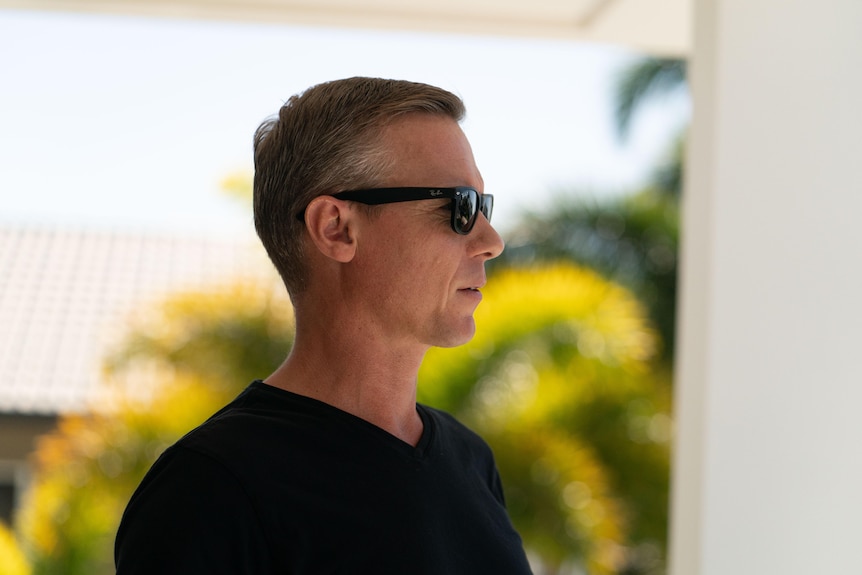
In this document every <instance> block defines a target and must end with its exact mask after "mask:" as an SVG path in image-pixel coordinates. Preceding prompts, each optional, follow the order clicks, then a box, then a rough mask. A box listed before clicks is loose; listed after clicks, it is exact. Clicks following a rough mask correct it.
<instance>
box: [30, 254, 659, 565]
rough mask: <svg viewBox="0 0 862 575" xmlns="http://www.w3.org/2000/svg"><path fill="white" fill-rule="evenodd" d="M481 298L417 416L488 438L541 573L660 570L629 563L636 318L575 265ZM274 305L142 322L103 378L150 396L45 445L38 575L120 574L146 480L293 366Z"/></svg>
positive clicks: (192, 311) (502, 279) (635, 490)
mask: <svg viewBox="0 0 862 575" xmlns="http://www.w3.org/2000/svg"><path fill="white" fill-rule="evenodd" d="M483 291H484V294H485V301H484V302H483V304H482V305H481V306H480V307H479V309H478V311H477V313H476V321H477V323H478V324H479V330H478V333H477V335H476V337H475V338H474V340H473V341H472V342H471V343H470V344H468V345H466V346H463V347H460V348H454V349H447V350H442V349H432V350H430V351H429V353H428V355H427V357H426V361H425V364H424V365H423V368H422V370H421V373H420V382H421V383H420V396H421V397H420V399H421V401H423V402H426V403H429V404H432V405H435V406H438V407H442V408H444V409H448V410H450V411H452V412H454V413H455V414H456V415H458V416H459V417H461V418H462V419H464V420H465V421H467V422H468V424H470V425H471V426H473V427H474V428H475V429H477V430H478V431H479V432H480V433H481V434H482V435H483V436H485V437H486V439H487V440H488V441H489V443H490V444H491V445H492V447H493V448H494V450H495V453H496V455H497V458H498V464H499V466H500V470H501V474H502V476H503V479H504V482H505V486H506V493H507V497H508V502H509V506H510V510H511V513H512V516H513V518H514V521H515V522H516V524H517V526H518V528H519V529H520V530H521V532H522V533H523V535H524V538H525V541H526V543H527V545H528V546H529V548H530V549H531V550H532V551H533V552H534V553H537V554H539V555H540V556H541V558H542V560H543V562H544V563H545V564H546V565H549V566H559V565H561V564H563V563H565V562H572V561H574V562H577V563H579V564H581V565H582V566H583V567H584V568H586V569H588V571H589V572H590V573H592V574H597V575H601V574H613V573H622V572H623V571H624V570H628V571H626V572H630V573H635V572H637V573H649V572H650V569H652V568H653V567H655V565H656V564H657V563H656V561H655V558H654V557H653V558H652V559H651V560H650V561H645V560H643V559H642V556H643V554H642V553H639V551H638V549H641V548H643V546H645V545H646V546H652V547H653V548H655V549H658V550H659V553H658V555H659V556H660V554H661V553H660V550H662V549H663V547H664V533H665V528H666V526H665V509H664V508H665V505H666V501H667V474H666V472H667V451H668V430H667V421H668V416H667V412H668V394H667V389H668V387H669V385H668V382H667V381H666V374H664V373H662V372H661V371H660V370H658V371H657V370H656V368H655V365H654V363H653V358H654V356H655V353H656V350H657V347H656V346H657V339H656V334H655V333H654V332H653V331H652V330H651V329H650V328H649V326H648V322H647V319H646V317H645V313H644V311H643V310H642V308H641V306H640V304H639V303H638V302H637V300H636V299H635V298H633V297H632V296H631V295H630V294H629V293H628V292H627V291H626V290H625V289H623V288H621V287H619V286H617V285H615V284H613V283H610V282H608V281H607V280H605V279H603V278H602V277H601V276H599V275H598V274H596V273H594V272H590V271H587V270H584V269H581V268H578V267H575V266H573V265H571V264H555V265H550V266H545V267H541V268H531V269H513V270H499V271H498V273H496V274H495V275H494V277H493V278H492V281H491V282H490V283H489V284H488V286H487V287H486V288H485V290H483ZM272 293H273V292H272V290H268V289H264V288H258V287H248V286H240V287H234V288H230V289H226V290H219V291H217V292H214V293H212V294H186V295H180V296H177V297H174V298H172V299H171V300H169V301H168V302H166V303H165V304H164V305H163V306H161V307H160V308H159V309H155V310H142V313H141V317H140V318H139V319H137V320H136V321H134V322H133V330H132V333H131V335H130V337H129V338H128V340H127V342H126V345H125V346H124V347H123V348H122V349H120V350H119V351H117V352H115V353H114V354H112V356H111V358H110V361H109V362H108V364H107V368H106V376H107V377H108V378H109V379H110V380H111V381H112V382H113V385H115V386H121V385H124V384H128V383H129V382H135V381H137V380H136V379H135V377H136V374H138V373H140V372H145V373H151V374H152V373H156V374H159V375H160V377H161V382H160V383H159V384H158V385H157V386H156V387H155V388H154V389H153V390H152V393H150V394H141V393H137V392H136V393H134V394H126V393H124V392H122V391H118V392H117V396H118V398H119V400H118V402H117V403H116V404H115V405H114V406H113V407H112V408H111V409H110V410H105V411H101V412H98V413H95V414H92V415H88V416H81V417H67V418H64V419H63V420H62V422H61V425H60V428H59V430H58V431H57V432H56V433H55V434H54V435H52V436H50V437H48V438H47V439H46V440H44V441H43V442H42V443H41V445H40V446H39V449H38V453H37V457H36V463H37V474H36V482H35V487H34V489H33V490H32V491H31V494H30V497H29V500H28V501H27V503H26V504H25V507H24V509H23V510H22V513H21V515H20V517H21V522H20V531H21V533H22V534H23V541H24V543H25V545H26V550H27V551H28V553H29V555H30V557H31V558H32V560H33V565H34V573H36V574H39V575H41V574H54V573H64V574H71V575H75V574H78V573H81V574H83V573H87V574H95V575H99V574H102V573H105V574H107V573H111V572H112V571H113V567H112V544H113V537H114V534H115V532H116V528H117V525H118V523H119V519H120V514H121V512H122V509H123V508H124V506H125V504H126V502H127V501H128V498H129V497H130V495H131V493H132V491H133V489H134V487H135V486H136V485H137V484H138V483H139V481H140V479H141V478H142V476H143V474H144V473H145V471H146V469H148V467H149V466H150V465H151V463H152V462H153V461H154V460H155V458H156V457H157V456H158V454H159V453H160V452H161V451H162V450H163V449H164V448H165V447H166V446H167V445H169V444H171V443H172V442H174V441H175V440H176V439H177V438H179V437H180V436H181V435H182V434H183V433H185V432H186V431H187V430H189V429H190V428H192V427H194V426H195V425H197V424H198V423H200V422H201V421H203V419H204V418H206V417H207V416H208V415H209V414H211V413H212V412H214V411H215V410H216V409H217V408H218V407H220V406H221V405H223V404H224V403H225V402H226V401H228V400H229V399H230V398H231V397H232V396H233V395H234V394H235V393H236V392H237V391H239V390H240V389H241V388H242V387H244V386H245V385H246V384H247V383H248V381H249V380H251V379H253V378H254V377H259V376H261V375H266V374H267V373H270V372H271V371H272V370H273V369H274V368H275V367H276V366H277V365H278V363H279V362H280V361H281V360H282V358H283V356H284V354H285V353H286V352H287V351H288V350H289V347H290V344H291V340H290V334H291V333H292V316H291V314H290V310H289V306H288V304H287V301H286V299H285V300H278V299H274V298H273V296H272ZM651 557H652V556H651Z"/></svg>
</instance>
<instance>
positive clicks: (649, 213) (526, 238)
mask: <svg viewBox="0 0 862 575" xmlns="http://www.w3.org/2000/svg"><path fill="white" fill-rule="evenodd" d="M678 244H679V203H678V201H677V200H676V198H675V197H673V196H670V195H667V194H664V193H661V192H658V191H656V190H654V189H648V190H645V191H643V192H641V193H639V194H635V195H631V196H623V197H619V196H608V197H603V198H600V199H597V198H578V197H571V198H563V197H560V198H559V199H558V200H557V201H556V202H555V203H554V204H553V205H552V206H551V207H550V208H549V209H548V210H546V211H545V212H543V213H528V214H525V215H524V216H522V219H521V221H520V222H519V224H518V225H517V226H516V227H515V228H514V230H513V231H512V233H511V234H510V235H509V238H508V241H507V246H506V250H505V251H504V252H503V255H502V256H501V257H500V258H498V259H497V260H494V261H493V264H492V265H493V266H494V267H495V268H496V267H507V266H516V267H518V266H530V265H535V264H537V263H541V262H548V261H558V260H568V261H573V262H576V263H578V264H580V265H583V266H587V267H589V268H591V269H594V270H596V271H598V272H599V273H600V274H602V275H603V276H605V277H606V278H608V279H610V280H612V281H614V282H617V283H620V284H621V285H623V286H625V287H626V288H628V289H630V290H631V291H632V292H633V293H634V294H635V295H636V296H637V297H638V299H639V300H640V301H641V302H643V304H644V305H645V306H646V307H647V309H648V310H649V316H650V320H651V322H652V323H653V325H655V326H656V328H657V329H658V331H659V334H660V335H661V341H662V343H663V346H662V349H661V350H660V351H661V354H663V355H664V357H666V358H668V359H669V358H671V357H672V355H673V349H674V340H675V337H674V336H675V328H676V285H677V253H678Z"/></svg>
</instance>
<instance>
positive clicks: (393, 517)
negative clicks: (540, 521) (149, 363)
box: [116, 381, 530, 575]
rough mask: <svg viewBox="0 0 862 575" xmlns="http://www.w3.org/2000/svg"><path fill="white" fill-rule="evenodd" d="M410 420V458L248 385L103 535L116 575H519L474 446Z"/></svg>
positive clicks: (405, 451)
mask: <svg viewBox="0 0 862 575" xmlns="http://www.w3.org/2000/svg"><path fill="white" fill-rule="evenodd" d="M417 410H418V412H419V415H420V416H421V417H422V420H423V423H424V431H423V435H422V438H421V440H420V442H419V444H418V445H417V446H416V447H413V446H411V445H409V444H407V443H404V442H403V441H401V440H399V439H397V438H396V437H394V436H392V435H390V434H389V433H387V432H385V431H383V430H382V429H380V428H378V427H376V426H374V425H372V424H371V423H368V422H366V421H364V420H362V419H360V418H358V417H355V416H353V415H350V414H348V413H346V412H344V411H341V410H339V409H337V408H334V407H332V406H330V405H327V404H325V403H322V402H319V401H316V400H314V399H310V398H307V397H303V396H300V395H296V394H293V393H290V392H287V391H284V390H280V389H276V388H274V387H271V386H268V385H266V384H264V383H263V382H260V381H256V382H254V383H252V384H251V385H250V386H249V387H248V388H247V389H246V390H245V391H244V392H243V393H242V394H241V395H240V396H239V397H237V398H236V399H235V400H234V401H233V402H231V403H230V404H229V405H228V406H226V407H225V408H224V409H222V410H220V411H219V412H218V413H216V414H215V415H214V416H213V417H212V418H210V419H209V420H208V421H207V422H206V423H204V424H203V425H202V426H200V427H199V428H197V429H196V430H194V431H192V432H191V433H189V434H188V435H187V436H186V437H184V438H183V439H181V440H180V441H179V442H177V444H175V445H174V446H172V447H171V448H169V449H168V450H167V451H166V452H165V453H164V454H163V455H162V456H161V457H160V458H159V460H158V461H157V462H156V463H155V465H154V466H153V467H152V469H151V470H150V472H149V473H148V474H147V476H146V477H145V478H144V480H143V482H142V483H141V485H140V486H139V487H138V489H137V491H136V492H135V494H134V495H133V497H132V499H131V501H130V502H129V505H128V507H127V509H126V512H125V515H124V516H123V521H122V524H121V525H120V529H119V531H118V533H117V541H116V564H117V573H118V575H133V574H143V573H147V574H155V573H158V574H161V575H170V574H174V573H176V574H179V573H182V574H184V575H193V574H197V573H200V574H204V573H206V574H208V575H210V574H218V573H225V574H227V573H231V574H236V573H243V574H246V573H248V574H257V573H260V574H270V573H272V574H275V573H277V574H280V575H305V574H313V575H324V574H336V573H339V574H348V573H349V574H357V575H358V574H369V575H371V574H374V575H386V574H398V575H402V574H417V575H421V574H428V575H432V574H433V575H458V574H470V575H475V574H482V573H489V574H495V575H509V574H511V575H524V574H528V573H530V568H529V565H528V563H527V559H526V556H525V554H524V550H523V546H522V543H521V539H520V537H519V536H518V534H517V533H516V532H515V530H514V528H513V527H512V525H511V523H510V521H509V517H508V515H507V513H506V510H505V507H504V502H503V493H502V489H501V486H500V480H499V476H498V475H497V470H496V467H495V465H494V460H493V456H492V454H491V451H490V449H489V448H488V446H487V445H486V444H485V442H484V441H482V439H480V438H479V437H478V436H477V435H476V434H474V433H473V432H471V431H470V430H468V429H467V428H466V427H464V426H463V425H461V424H460V423H458V422H457V421H456V420H455V419H454V418H452V417H451V416H449V415H447V414H446V413H444V412H441V411H438V410H435V409H431V408H428V407H425V406H422V405H418V406H417Z"/></svg>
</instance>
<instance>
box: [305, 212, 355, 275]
mask: <svg viewBox="0 0 862 575" xmlns="http://www.w3.org/2000/svg"><path fill="white" fill-rule="evenodd" d="M354 218H355V212H353V211H351V210H350V209H349V206H348V203H347V202H345V201H343V200H338V199H336V198H333V197H332V196H318V197H316V198H314V199H313V200H311V203H309V204H308V207H307V208H306V209H305V226H306V228H307V229H308V235H309V237H310V238H311V241H312V243H314V245H315V246H316V247H317V249H318V251H320V253H322V254H323V255H325V256H326V257H328V258H330V259H333V260H335V261H337V262H341V263H347V262H349V261H350V260H352V259H353V256H354V255H355V254H356V237H355V230H356V227H355V221H354Z"/></svg>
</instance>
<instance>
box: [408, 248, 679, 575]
mask: <svg viewBox="0 0 862 575" xmlns="http://www.w3.org/2000/svg"><path fill="white" fill-rule="evenodd" d="M483 292H484V294H485V299H484V301H483V303H482V305H481V306H479V308H478V310H477V312H476V322H477V335H476V337H475V338H474V339H473V341H471V342H470V343H468V344H467V345H465V346H462V347H459V348H454V349H432V350H430V351H429V352H428V355H427V357H426V360H425V362H424V364H423V367H422V370H421V371H420V379H419V381H420V387H419V393H420V400H422V401H424V402H427V403H431V404H433V405H436V406H439V407H442V408H445V409H447V410H449V411H452V412H453V413H455V414H457V415H458V416H459V417H460V418H461V419H463V420H465V421H466V422H467V423H468V424H470V425H471V427H473V428H474V429H476V430H477V431H478V432H479V433H480V434H481V435H482V436H483V437H485V438H486V439H487V440H488V442H489V443H490V444H491V446H492V447H493V449H494V452H495V454H496V456H497V459H498V465H499V467H500V472H501V475H502V477H503V480H504V484H505V488H506V493H507V498H508V503H509V509H510V513H511V515H512V517H513V520H514V521H515V523H516V525H517V527H518V529H519V531H520V532H521V533H522V535H523V536H524V539H525V542H526V544H527V545H528V547H529V548H530V549H532V550H534V551H535V552H537V553H539V554H540V555H541V557H542V559H543V561H544V562H545V563H547V564H548V565H551V566H559V565H561V564H563V563H565V562H571V561H576V562H578V563H580V564H582V565H583V566H584V567H585V568H587V569H588V572H589V573H591V574H603V573H620V572H622V571H623V570H624V569H628V570H629V571H628V572H632V573H634V572H637V573H648V572H651V570H653V569H656V568H657V567H659V566H660V557H661V555H662V553H663V549H664V547H665V537H666V529H667V524H666V505H667V498H668V458H669V455H668V451H669V449H668V447H669V440H670V429H669V427H670V417H669V409H670V381H669V378H668V374H667V372H665V371H663V370H662V368H660V367H658V366H657V365H656V364H655V363H654V361H653V359H654V355H655V351H656V342H657V338H656V334H655V333H653V332H652V330H651V329H650V328H649V327H648V321H647V318H646V316H645V313H644V312H643V310H642V308H641V306H640V304H639V303H638V302H637V300H636V299H635V298H634V297H632V296H631V295H630V294H629V293H628V292H627V291H626V290H624V289H622V288H621V287H619V286H617V285H615V284H613V283H610V282H608V281H607V280H605V279H603V278H602V277H601V276H599V275H598V274H596V273H594V272H591V271H588V270H585V269H582V268H578V267H575V266H573V265H572V264H556V265H546V266H541V267H531V268H520V269H504V270H499V271H498V272H497V273H495V275H494V276H493V278H492V280H491V281H490V282H489V284H488V286H486V288H485V289H484V290H483ZM644 547H649V548H652V549H654V550H655V551H656V553H652V554H649V557H648V558H646V559H645V558H644V554H643V553H640V552H639V551H638V550H639V549H643V548H644ZM656 555H657V556H658V560H657V557H656Z"/></svg>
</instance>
